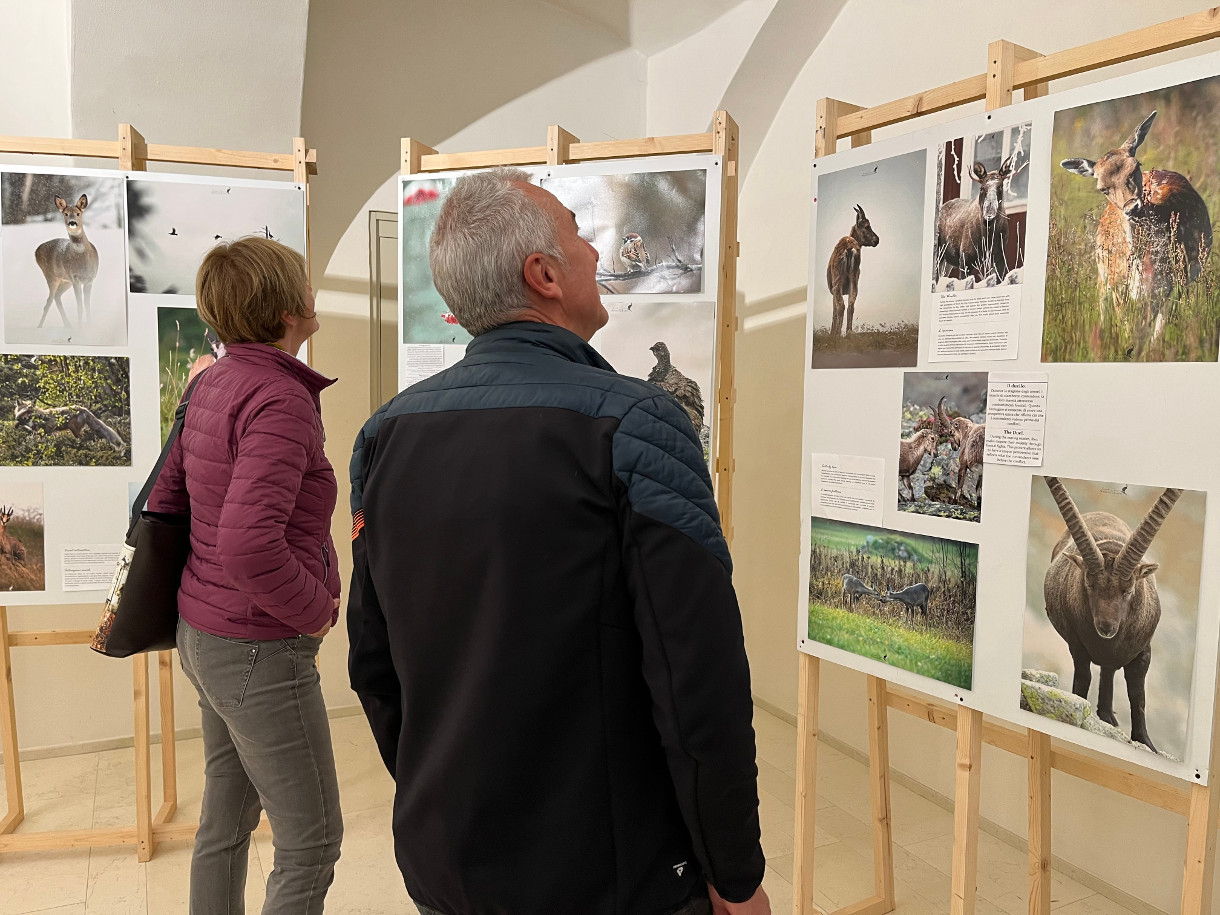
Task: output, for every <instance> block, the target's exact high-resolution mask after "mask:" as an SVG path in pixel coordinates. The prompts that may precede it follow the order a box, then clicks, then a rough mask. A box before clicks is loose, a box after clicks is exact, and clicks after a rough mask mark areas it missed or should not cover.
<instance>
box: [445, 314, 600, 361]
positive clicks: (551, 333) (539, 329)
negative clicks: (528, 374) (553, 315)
mask: <svg viewBox="0 0 1220 915" xmlns="http://www.w3.org/2000/svg"><path fill="white" fill-rule="evenodd" d="M522 346H525V347H533V348H535V349H537V350H540V351H543V352H544V354H546V355H551V354H553V355H556V356H559V357H561V358H563V359H566V360H568V361H569V362H576V363H579V364H580V365H591V366H593V367H594V368H599V369H605V370H606V371H608V372H613V371H614V366H612V365H611V364H610V363H609V362H607V361H606V360H605V359H604V358H602V355H601V353H599V352H598V351H597V350H595V349H594V348H593V347H592V346H590V345H589V344H588V343H586V342H585V341H584V340H582V339H580V337H578V336H576V334H574V333H572V332H571V331H570V330H568V329H567V328H565V327H559V326H558V325H556V324H541V323H539V322H537V321H513V322H511V323H508V324H501V325H500V326H499V327H493V328H492V329H491V330H489V331H486V332H485V333H481V334H479V335H478V336H477V337H475V338H474V339H473V340H472V341H471V342H470V343H469V345H467V347H466V354H467V355H468V356H482V355H490V354H492V353H497V352H504V351H506V350H512V349H518V348H519V347H522Z"/></svg>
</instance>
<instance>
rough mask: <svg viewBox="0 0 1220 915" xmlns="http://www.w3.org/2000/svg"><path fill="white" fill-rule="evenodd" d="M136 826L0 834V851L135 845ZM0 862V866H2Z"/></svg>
mask: <svg viewBox="0 0 1220 915" xmlns="http://www.w3.org/2000/svg"><path fill="white" fill-rule="evenodd" d="M135 844H136V828H135V827H134V826H119V827H115V828H113V829H65V830H57V831H54V832H35V833H30V834H28V835H21V834H17V835H0V852H5V851H58V850H59V849H63V848H100V847H103V846H107V845H135ZM3 866H4V865H3V863H2V862H0V867H3Z"/></svg>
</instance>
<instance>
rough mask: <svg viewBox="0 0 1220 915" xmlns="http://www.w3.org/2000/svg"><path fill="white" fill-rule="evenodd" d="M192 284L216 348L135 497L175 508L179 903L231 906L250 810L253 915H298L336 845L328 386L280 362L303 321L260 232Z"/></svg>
mask: <svg viewBox="0 0 1220 915" xmlns="http://www.w3.org/2000/svg"><path fill="white" fill-rule="evenodd" d="M196 292H197V297H198V305H199V314H200V317H202V318H203V319H204V321H205V322H206V323H207V324H208V325H209V326H211V327H212V329H213V330H214V331H215V332H216V335H217V336H218V337H219V338H220V340H221V342H222V343H224V344H225V349H226V355H225V356H224V358H222V359H219V360H217V362H216V364H215V365H213V366H211V367H210V368H208V369H207V370H206V371H204V372H203V373H202V374H201V375H200V376H199V378H198V379H197V381H196V382H195V384H194V387H193V389H192V390H191V395H190V396H191V401H190V407H189V409H188V410H187V413H186V421H185V424H184V427H183V432H182V435H180V436H179V437H178V440H177V441H176V442H175V444H174V448H173V450H172V451H171V452H170V455H169V459H168V460H167V461H166V464H165V468H164V469H163V470H162V472H161V475H160V477H159V479H158V481H157V485H156V488H155V489H154V490H153V493H152V496H151V497H150V498H149V508H150V509H151V510H153V511H163V512H173V513H177V514H182V513H186V512H189V513H190V516H191V555H190V558H189V559H188V560H187V564H186V569H185V571H184V572H183V575H182V585H181V588H180V590H179V592H178V610H179V614H180V615H181V621H180V622H179V624H178V651H179V660H180V661H181V663H182V668H183V670H184V671H185V672H186V675H187V677H188V678H189V679H190V680H191V682H192V683H193V684H194V686H195V689H196V691H197V692H198V693H199V707H200V709H201V710H202V713H203V746H204V756H205V762H204V792H203V808H202V811H201V813H200V817H199V832H198V834H197V835H196V837H195V850H194V857H193V859H192V862H191V904H190V909H191V912H192V915H200V913H220V912H224V913H240V912H242V911H244V905H245V903H244V899H245V879H246V866H247V857H248V853H249V848H250V833H251V831H252V830H253V829H254V828H255V826H257V825H258V820H259V814H260V812H261V811H262V810H264V809H265V810H266V811H267V817H268V819H269V820H270V822H271V831H272V839H273V842H274V845H275V867H274V869H273V870H272V872H271V876H270V877H269V878H268V880H267V900H266V904H265V905H264V907H263V913H264V915H289V913H291V915H301V913H307V915H314V913H320V912H322V910H323V903H324V900H325V897H326V891H327V889H328V888H329V887H330V884H331V882H332V880H333V879H334V869H335V862H336V861H337V860H338V858H339V844H340V841H341V839H342V836H343V820H342V816H341V814H340V811H339V787H338V779H337V776H336V774H335V760H334V752H333V750H332V748H331V739H330V725H329V723H328V721H327V718H326V706H325V703H324V701H323V698H322V689H321V683H320V680H319V677H318V668H317V653H318V649H319V648H320V647H321V644H322V637H323V636H325V635H326V633H327V632H328V631H329V630H330V627H331V626H332V625H333V624H334V623H335V622H336V620H337V618H338V612H339V573H338V567H337V563H336V562H335V559H334V544H333V543H332V542H331V538H330V533H329V531H330V519H331V515H332V513H333V512H334V508H335V500H336V497H337V486H336V483H335V474H334V471H333V469H332V468H331V465H330V462H329V461H328V460H327V459H326V455H325V452H324V451H323V441H324V440H325V439H324V434H323V430H322V414H321V402H320V399H319V394H320V393H321V391H322V389H323V388H326V387H327V386H328V385H330V384H332V383H333V381H332V380H330V379H327V378H325V377H323V376H322V375H320V374H318V373H317V372H315V371H314V370H313V369H311V368H310V367H309V366H307V365H306V364H305V363H303V362H301V361H300V360H298V359H297V358H296V355H295V354H296V353H297V352H298V351H299V350H300V348H301V347H302V346H303V345H304V343H305V341H306V340H308V339H309V338H310V336H312V335H313V333H314V332H315V331H317V329H318V320H317V316H316V313H315V310H314V303H313V294H312V292H311V291H310V288H309V281H308V276H307V274H306V270H305V261H304V259H303V258H302V257H301V255H300V254H299V253H298V252H296V251H293V250H292V249H291V248H288V247H285V246H284V245H281V244H280V243H279V242H275V241H271V240H269V239H265V238H242V239H239V240H237V241H234V242H231V243H225V244H220V245H217V246H216V247H215V248H213V249H212V250H211V251H210V252H208V254H207V256H206V257H205V258H204V259H203V263H202V264H201V266H200V267H199V274H198V277H197V279H196Z"/></svg>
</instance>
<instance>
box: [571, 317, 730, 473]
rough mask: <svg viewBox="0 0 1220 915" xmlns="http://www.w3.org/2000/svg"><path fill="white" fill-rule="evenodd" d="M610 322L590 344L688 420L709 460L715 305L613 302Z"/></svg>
mask: <svg viewBox="0 0 1220 915" xmlns="http://www.w3.org/2000/svg"><path fill="white" fill-rule="evenodd" d="M606 310H607V311H608V312H609V313H610V320H609V322H608V323H607V324H606V326H605V327H603V328H602V329H601V330H599V331H598V332H597V333H596V334H594V335H593V339H592V340H591V341H590V342H591V343H592V344H593V346H594V347H595V348H596V349H597V351H598V352H599V353H601V354H602V355H603V356H604V357H605V358H606V361H607V362H609V363H610V364H611V365H613V366H614V368H615V370H616V371H618V372H622V373H623V374H624V375H631V376H632V377H633V378H640V379H642V380H644V381H648V382H651V383H652V384H655V385H656V386H657V387H659V388H661V390H663V391H665V392H666V393H668V394H671V395H673V397H674V398H675V399H676V400H677V401H678V403H679V404H680V405H681V406H682V409H683V410H685V411H686V414H687V416H689V417H690V420H691V425H692V426H693V427H694V428H695V432H696V434H697V435H698V436H699V441H700V442H701V443H702V444H703V456H704V459H705V460H710V459H711V436H712V409H713V407H714V406H715V404H716V392H715V390H714V388H713V387H712V385H713V380H714V375H715V370H716V305H715V303H713V302H653V301H648V300H644V301H638V302H628V303H624V302H610V303H608V304H607V306H606Z"/></svg>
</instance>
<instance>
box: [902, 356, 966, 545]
mask: <svg viewBox="0 0 1220 915" xmlns="http://www.w3.org/2000/svg"><path fill="white" fill-rule="evenodd" d="M986 423H987V373H986V372H948V373H946V372H907V373H905V375H904V376H903V382H902V419H901V424H900V430H899V431H900V435H899V440H898V510H899V511H904V512H915V513H916V514H920V515H935V516H936V517H938V518H955V519H957V520H959V521H978V520H979V519H980V517H981V516H982V509H983V448H984V446H985V444H986V436H987V426H986Z"/></svg>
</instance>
